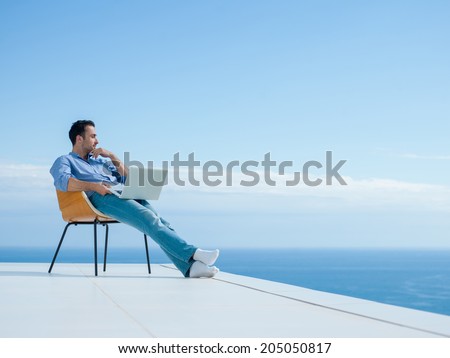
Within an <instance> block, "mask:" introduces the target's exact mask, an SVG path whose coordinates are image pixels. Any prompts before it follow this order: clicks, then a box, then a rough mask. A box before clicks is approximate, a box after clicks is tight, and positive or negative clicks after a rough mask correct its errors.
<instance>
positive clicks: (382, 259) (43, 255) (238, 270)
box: [0, 245, 450, 315]
mask: <svg viewBox="0 0 450 358" xmlns="http://www.w3.org/2000/svg"><path fill="white" fill-rule="evenodd" d="M111 246H112V245H111ZM54 249H55V248H53V247H52V248H39V249H35V248H33V249H23V248H22V249H19V248H0V262H50V261H51V259H52V256H53V253H54ZM102 254H103V250H102V248H99V262H101V261H102ZM92 256H93V254H92V248H89V249H74V248H69V247H67V248H64V247H62V249H61V252H60V256H58V261H57V262H92V260H93V258H92ZM150 256H151V262H152V263H167V262H168V259H167V258H166V256H165V255H164V253H163V252H162V251H161V250H160V249H159V248H155V247H150ZM108 262H110V263H144V262H145V253H144V249H143V248H141V249H123V248H117V247H116V248H114V247H110V248H109V249H108ZM216 265H217V266H218V267H219V268H220V269H221V270H222V271H226V272H230V273H235V274H240V275H246V276H251V277H256V278H261V279H266V280H271V281H277V282H282V283H287V284H291V285H296V286H302V287H306V288H311V289H314V290H319V291H325V292H332V293H337V294H342V295H347V296H353V297H358V298H363V299H367V300H372V301H377V302H382V303H387V304H392V305H397V306H403V307H409V308H413V309H418V310H423V311H429V312H434V313H440V314H445V315H450V250H413V249H411V250H405V249H299V248H295V249H248V248H246V249H229V248H224V249H221V254H220V257H219V260H218V261H217V264H216Z"/></svg>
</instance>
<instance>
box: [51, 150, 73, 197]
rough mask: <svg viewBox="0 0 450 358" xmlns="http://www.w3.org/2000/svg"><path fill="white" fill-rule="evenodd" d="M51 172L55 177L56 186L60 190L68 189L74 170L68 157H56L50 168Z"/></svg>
mask: <svg viewBox="0 0 450 358" xmlns="http://www.w3.org/2000/svg"><path fill="white" fill-rule="evenodd" d="M50 174H51V175H52V177H53V184H54V185H55V188H56V189H57V190H60V191H67V186H68V184H69V178H71V177H72V170H71V167H70V162H69V160H68V159H67V157H65V156H62V157H59V158H58V159H56V160H55V162H54V163H53V165H52V167H51V168H50Z"/></svg>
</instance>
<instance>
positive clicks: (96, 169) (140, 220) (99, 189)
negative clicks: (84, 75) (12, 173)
mask: <svg viewBox="0 0 450 358" xmlns="http://www.w3.org/2000/svg"><path fill="white" fill-rule="evenodd" d="M69 138H70V141H71V142H72V145H73V148H72V151H71V152H70V153H69V154H67V155H63V156H61V157H59V158H58V159H56V161H55V162H54V163H53V166H52V167H51V169H50V173H51V175H52V176H53V179H54V184H55V187H56V189H57V190H60V191H85V192H86V194H87V196H88V197H89V200H90V201H91V202H92V204H93V205H94V206H95V207H96V208H97V209H98V210H99V211H101V212H102V213H104V214H106V215H108V216H110V217H112V218H114V219H116V220H117V221H120V222H123V223H125V224H128V225H131V226H133V227H134V228H136V229H138V230H139V231H141V232H143V233H145V234H147V235H148V236H150V237H151V238H152V239H153V240H154V241H155V242H156V243H157V244H158V245H159V246H160V247H161V249H162V250H163V251H164V252H165V253H166V254H167V256H168V257H169V258H170V260H171V261H172V262H173V263H174V264H175V266H176V267H177V268H178V269H179V270H180V271H181V273H182V274H183V275H184V276H185V277H193V278H194V277H195V278H199V277H213V276H214V275H215V274H216V273H217V272H219V270H218V268H217V267H215V266H213V265H214V263H215V261H216V260H217V257H218V256H219V250H213V251H207V250H202V249H198V248H197V247H195V246H193V245H189V244H188V243H186V241H184V240H183V239H182V238H180V237H179V236H178V234H177V233H176V232H175V231H174V230H173V229H172V227H171V226H170V224H169V223H168V222H167V221H165V220H164V219H163V218H161V217H159V215H158V214H157V213H156V211H155V210H154V209H153V207H152V206H151V205H150V203H149V202H147V201H145V200H127V199H120V198H118V197H117V196H116V195H113V194H111V193H110V191H109V189H108V188H109V187H110V186H112V185H116V184H118V183H121V182H122V183H123V182H124V178H125V177H126V176H127V175H128V169H127V168H126V167H125V166H124V164H123V163H122V162H121V161H120V160H119V158H118V157H117V156H116V155H115V154H114V153H112V152H110V151H109V150H106V149H104V148H97V145H98V143H99V142H98V139H97V134H96V132H95V124H94V122H92V121H89V120H80V121H77V122H75V123H73V124H72V127H71V128H70V131H69Z"/></svg>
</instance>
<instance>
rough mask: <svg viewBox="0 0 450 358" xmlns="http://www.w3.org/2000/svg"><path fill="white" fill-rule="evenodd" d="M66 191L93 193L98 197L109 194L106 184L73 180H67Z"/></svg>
mask: <svg viewBox="0 0 450 358" xmlns="http://www.w3.org/2000/svg"><path fill="white" fill-rule="evenodd" d="M67 191H95V192H97V193H99V194H100V195H105V194H111V192H110V191H109V189H108V186H107V185H106V184H103V183H93V182H88V181H82V180H78V179H75V178H69V182H68V183H67Z"/></svg>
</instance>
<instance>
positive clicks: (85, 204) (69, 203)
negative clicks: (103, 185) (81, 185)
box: [56, 190, 114, 222]
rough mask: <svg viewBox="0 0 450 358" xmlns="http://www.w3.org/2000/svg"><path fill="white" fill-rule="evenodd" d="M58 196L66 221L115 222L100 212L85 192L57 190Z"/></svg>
mask: <svg viewBox="0 0 450 358" xmlns="http://www.w3.org/2000/svg"><path fill="white" fill-rule="evenodd" d="M56 196H57V197H58V204H59V209H60V210H61V214H62V217H63V219H64V221H67V222H77V221H95V220H98V221H114V219H112V218H110V217H108V216H107V215H105V214H103V213H101V212H100V211H98V210H97V209H96V208H95V207H94V206H93V205H92V203H91V202H90V201H89V198H88V197H87V195H86V193H85V192H84V191H59V190H56Z"/></svg>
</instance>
